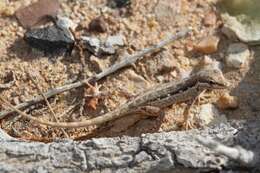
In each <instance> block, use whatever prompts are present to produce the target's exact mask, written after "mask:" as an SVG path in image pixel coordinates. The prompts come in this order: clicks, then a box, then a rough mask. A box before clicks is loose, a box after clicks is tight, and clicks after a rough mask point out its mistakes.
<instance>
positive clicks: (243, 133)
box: [0, 121, 260, 172]
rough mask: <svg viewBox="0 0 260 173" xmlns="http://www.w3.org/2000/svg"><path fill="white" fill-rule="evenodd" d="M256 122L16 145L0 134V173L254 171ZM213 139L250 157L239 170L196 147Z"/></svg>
mask: <svg viewBox="0 0 260 173" xmlns="http://www.w3.org/2000/svg"><path fill="white" fill-rule="evenodd" d="M259 132H260V121H249V122H240V123H236V125H235V126H234V125H233V126H231V125H230V124H221V125H218V126H215V127H212V128H207V129H204V130H191V131H186V132H167V133H166V132H164V133H157V134H146V135H143V136H141V137H126V136H124V137H115V138H99V139H91V140H87V141H81V142H79V141H71V140H61V141H55V142H52V143H48V144H45V143H40V142H30V141H20V140H17V139H14V138H12V137H9V136H8V135H6V134H5V133H4V132H3V131H1V132H0V137H1V138H0V160H1V161H0V172H54V170H55V172H106V171H107V172H162V171H173V170H175V171H176V170H179V169H181V170H182V171H181V172H183V171H188V172H189V170H190V172H194V169H209V170H214V169H221V168H225V170H230V169H232V170H240V169H241V168H243V169H247V170H251V169H256V168H257V167H258V168H259V167H260V164H259V163H260V159H259V153H260V149H259V148H260V137H259V134H260V133H259ZM198 136H200V137H202V138H205V139H206V138H209V137H210V138H213V139H215V140H216V141H219V142H221V143H223V144H225V145H227V146H235V145H240V146H241V147H243V148H244V149H247V150H251V151H253V153H254V160H253V161H252V163H250V164H249V165H241V164H240V163H239V162H236V161H233V160H230V159H229V158H227V157H226V156H223V155H220V154H217V153H214V152H213V151H210V150H209V149H208V148H206V147H204V146H202V145H201V144H199V143H198V142H197V140H196V138H197V137H198Z"/></svg>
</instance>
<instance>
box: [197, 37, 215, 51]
mask: <svg viewBox="0 0 260 173" xmlns="http://www.w3.org/2000/svg"><path fill="white" fill-rule="evenodd" d="M219 40H220V39H219V37H216V36H208V37H204V38H203V39H201V40H200V41H199V42H198V43H197V44H195V45H194V46H193V48H194V50H195V51H197V52H200V53H204V54H212V53H215V52H217V50H218V43H219Z"/></svg>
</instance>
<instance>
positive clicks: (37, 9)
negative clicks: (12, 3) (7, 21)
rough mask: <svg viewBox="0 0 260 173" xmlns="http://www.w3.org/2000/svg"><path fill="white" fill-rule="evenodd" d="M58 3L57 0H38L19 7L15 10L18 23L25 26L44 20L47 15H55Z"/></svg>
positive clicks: (29, 26) (58, 6)
mask: <svg viewBox="0 0 260 173" xmlns="http://www.w3.org/2000/svg"><path fill="white" fill-rule="evenodd" d="M59 8H60V4H59V1H58V0H39V1H37V2H35V3H33V4H31V5H29V6H27V7H25V8H20V9H18V10H17V11H16V12H15V16H16V18H17V19H18V21H19V22H20V24H21V25H22V26H23V27H25V28H31V27H32V26H34V25H36V24H39V23H43V22H46V21H47V20H48V18H49V16H53V17H54V16H56V15H57V14H58V10H59Z"/></svg>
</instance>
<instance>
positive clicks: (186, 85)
mask: <svg viewBox="0 0 260 173" xmlns="http://www.w3.org/2000/svg"><path fill="white" fill-rule="evenodd" d="M228 85H229V83H228V81H227V80H226V78H225V77H224V75H223V73H222V71H221V70H219V69H214V68H204V69H202V70H199V71H198V72H196V73H195V74H193V75H191V76H190V77H188V78H185V79H182V80H181V81H179V82H177V83H176V81H171V82H168V83H164V84H160V85H159V86H156V87H153V88H151V89H148V90H147V91H146V92H144V93H142V94H140V95H139V96H137V97H136V98H134V99H132V100H130V101H129V102H127V103H125V104H123V105H122V106H119V107H118V108H117V109H115V110H112V111H110V112H108V113H105V114H103V115H101V116H99V117H95V118H92V119H88V120H84V121H81V122H50V121H42V120H39V119H37V118H35V117H33V116H31V115H28V114H26V113H24V112H22V111H20V110H19V109H17V108H15V107H14V106H13V105H12V104H10V103H9V102H7V101H6V100H4V99H3V98H1V100H2V101H3V102H4V103H5V104H6V105H7V106H8V107H9V108H10V109H12V110H14V111H15V112H17V113H19V114H20V115H21V116H23V117H25V118H27V119H29V120H32V121H35V122H37V123H40V124H43V125H47V126H52V127H57V128H81V127H88V126H91V125H100V124H104V123H106V122H109V121H113V120H115V119H118V118H121V117H123V116H125V115H127V114H129V112H133V111H134V110H140V109H141V110H145V109H146V108H147V110H153V109H151V108H158V109H162V108H165V107H168V106H170V105H173V104H176V103H181V102H185V101H189V100H191V99H194V98H196V97H198V96H199V95H200V93H201V92H203V91H204V90H213V89H225V88H227V87H228ZM158 109H154V110H158ZM185 121H187V119H186V120H185Z"/></svg>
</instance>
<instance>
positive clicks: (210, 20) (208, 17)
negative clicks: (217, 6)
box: [204, 11, 217, 26]
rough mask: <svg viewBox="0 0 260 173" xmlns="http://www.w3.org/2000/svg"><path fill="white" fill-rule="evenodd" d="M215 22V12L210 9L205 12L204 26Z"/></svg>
mask: <svg viewBox="0 0 260 173" xmlns="http://www.w3.org/2000/svg"><path fill="white" fill-rule="evenodd" d="M216 23H217V16H216V14H215V12H213V11H211V12H209V13H207V14H206V16H205V18H204V25H205V26H214V25H215V24H216Z"/></svg>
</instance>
